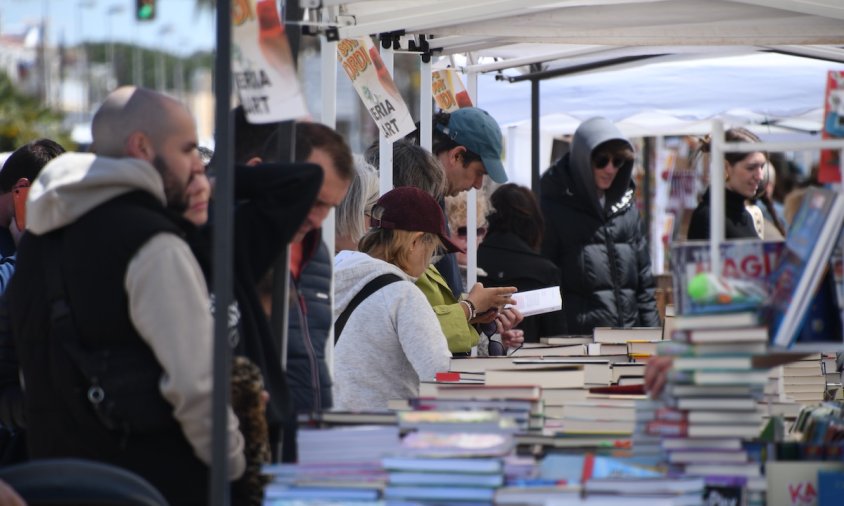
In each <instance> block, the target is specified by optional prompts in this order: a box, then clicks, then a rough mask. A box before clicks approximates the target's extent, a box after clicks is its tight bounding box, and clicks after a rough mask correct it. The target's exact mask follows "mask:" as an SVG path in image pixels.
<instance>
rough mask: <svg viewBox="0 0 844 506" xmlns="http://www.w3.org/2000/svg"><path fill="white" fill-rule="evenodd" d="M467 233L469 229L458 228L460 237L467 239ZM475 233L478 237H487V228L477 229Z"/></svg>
mask: <svg viewBox="0 0 844 506" xmlns="http://www.w3.org/2000/svg"><path fill="white" fill-rule="evenodd" d="M467 232H468V229H467V228H466V227H457V236H458V237H466V233H467ZM475 232H476V233H477V234H478V237H483V236H485V235H486V227H478V228H476V229H475Z"/></svg>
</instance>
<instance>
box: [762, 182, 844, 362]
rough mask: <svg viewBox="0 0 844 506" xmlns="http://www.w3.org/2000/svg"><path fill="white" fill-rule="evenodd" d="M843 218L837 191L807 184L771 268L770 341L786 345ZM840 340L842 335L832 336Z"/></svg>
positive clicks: (790, 341)
mask: <svg viewBox="0 0 844 506" xmlns="http://www.w3.org/2000/svg"><path fill="white" fill-rule="evenodd" d="M842 222H844V199H842V198H840V196H839V194H838V192H835V191H832V190H827V189H821V188H810V189H809V190H808V191H807V192H806V195H805V196H804V198H803V202H802V204H801V206H800V208H799V210H798V211H797V214H796V215H795V216H794V219H793V221H792V224H791V227H790V228H789V230H788V236H787V237H786V241H785V249H784V251H783V252H782V254H781V255H780V258H779V261H778V263H777V265H776V267H775V268H774V270H773V271H772V272H771V274H770V276H769V279H770V285H771V292H770V295H769V297H768V300H767V301H766V311H765V313H766V318H767V319H768V321H770V322H771V324H770V325H771V344H773V345H774V346H778V347H782V348H788V347H791V346H792V345H793V344H794V341H795V339H796V338H797V335H798V332H799V330H800V329H801V327H802V325H803V323H804V322H805V321H806V316H807V314H808V308H809V305H810V302H811V301H812V299H813V297H814V295H815V293H817V291H818V287H819V286H820V285H821V280H822V279H823V277H824V275H825V274H826V272H827V269H828V266H829V261H830V258H831V255H832V250H833V246H834V245H835V242H836V241H837V240H838V236H839V233H840V231H841V226H842ZM836 338H837V341H838V342H839V343H840V342H841V340H842V336H841V335H838V336H836Z"/></svg>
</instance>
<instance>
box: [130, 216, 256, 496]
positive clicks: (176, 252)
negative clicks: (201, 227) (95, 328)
mask: <svg viewBox="0 0 844 506" xmlns="http://www.w3.org/2000/svg"><path fill="white" fill-rule="evenodd" d="M125 285H126V293H127V294H128V297H129V316H130V318H131V319H132V323H133V324H134V326H135V329H137V331H138V333H139V334H140V335H141V337H142V338H143V339H144V340H145V341H146V342H147V344H149V346H150V348H152V351H153V353H154V354H155V356H156V358H157V359H158V362H159V363H160V364H161V367H162V368H163V370H164V371H163V374H162V376H161V384H160V388H161V394H162V395H163V396H164V398H165V399H166V400H167V401H168V402H170V403H171V404H172V405H173V415H174V416H175V418H176V420H177V421H178V422H179V424H180V425H181V427H182V432H184V434H185V437H186V438H187V440H188V442H189V443H190V444H191V446H193V450H194V452H195V453H196V456H197V457H198V458H199V460H201V461H202V462H205V463H206V464H208V465H209V466H210V465H211V445H212V437H211V405H212V388H213V370H212V369H213V360H212V359H213V351H214V346H213V319H212V317H211V310H210V303H209V298H208V288H207V286H206V284H205V278H204V276H203V274H202V271H201V270H200V268H199V265H198V264H197V262H196V259H195V258H194V256H193V253H192V252H191V250H190V248H189V247H188V245H187V244H186V243H185V242H184V241H183V240H182V239H180V238H179V237H177V236H175V235H173V234H169V233H162V234H158V235H156V236H154V237H153V238H152V239H150V240H149V241H147V243H146V244H144V246H143V247H142V248H141V249H140V250H138V252H137V253H136V254H135V256H134V257H133V258H132V260H131V261H130V262H129V267H128V269H127V270H126V280H125ZM227 427H228V456H229V462H228V470H229V478H230V479H236V478H238V477H240V476H241V475H242V474H243V471H244V469H245V468H246V461H245V457H244V455H243V447H244V442H243V435H242V434H241V433H240V430H239V429H238V422H237V417H235V415H234V413H233V412H232V410H231V408H229V409H228V420H227Z"/></svg>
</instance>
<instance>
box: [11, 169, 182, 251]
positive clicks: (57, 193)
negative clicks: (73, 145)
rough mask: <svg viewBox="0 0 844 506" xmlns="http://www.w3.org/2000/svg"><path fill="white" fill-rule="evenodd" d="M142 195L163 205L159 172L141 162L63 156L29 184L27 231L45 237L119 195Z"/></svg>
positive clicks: (162, 187)
mask: <svg viewBox="0 0 844 506" xmlns="http://www.w3.org/2000/svg"><path fill="white" fill-rule="evenodd" d="M138 190H141V191H145V192H147V193H150V194H152V195H153V196H155V198H157V199H158V200H159V201H160V202H161V203H162V205H165V204H166V198H165V196H164V183H163V182H162V180H161V176H160V175H159V174H158V171H157V170H156V169H155V167H153V166H152V165H150V164H149V163H148V162H146V161H144V160H139V159H136V158H108V157H104V156H97V155H94V154H92V153H65V154H63V155H61V156H59V157H57V158H55V159H53V160H52V161H50V163H48V164H47V165H46V166H45V167H44V170H42V171H41V174H40V175H39V176H38V178H37V179H36V180H35V181H34V182H33V183H32V187H31V188H30V190H29V196H28V198H27V202H26V228H27V230H29V231H30V232H32V233H34V234H45V233H47V232H51V231H53V230H56V229H59V228H61V227H64V226H65V225H69V224H71V223H73V222H74V221H76V220H77V219H79V218H80V217H81V216H82V215H84V214H85V213H87V212H88V211H90V210H92V209H94V208H95V207H97V206H99V205H100V204H103V203H105V202H108V201H109V200H111V199H113V198H115V197H118V196H120V195H123V194H126V193H130V192H133V191H138Z"/></svg>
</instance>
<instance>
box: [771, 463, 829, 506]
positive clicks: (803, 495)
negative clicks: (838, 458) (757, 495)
mask: <svg viewBox="0 0 844 506" xmlns="http://www.w3.org/2000/svg"><path fill="white" fill-rule="evenodd" d="M842 470H844V463H842V462H820V461H817V462H812V461H795V462H788V461H785V462H780V461H775V462H768V463H767V464H766V465H765V475H766V477H767V479H768V504H769V505H771V506H816V505H817V504H818V474H819V473H820V472H821V471H839V472H840V471H842ZM840 502H841V496H838V498H837V502H835V503H833V504H840Z"/></svg>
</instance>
